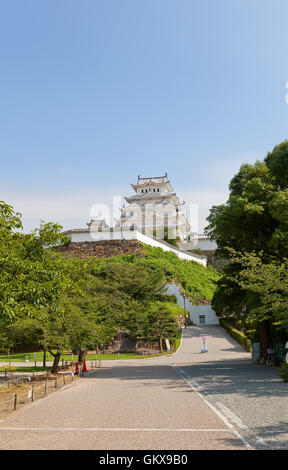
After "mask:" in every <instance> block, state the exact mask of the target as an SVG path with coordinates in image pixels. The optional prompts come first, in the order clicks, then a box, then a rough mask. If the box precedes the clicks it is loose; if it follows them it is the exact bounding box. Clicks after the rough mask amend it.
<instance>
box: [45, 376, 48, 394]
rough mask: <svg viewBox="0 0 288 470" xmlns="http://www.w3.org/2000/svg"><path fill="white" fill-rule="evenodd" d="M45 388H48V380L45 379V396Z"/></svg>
mask: <svg viewBox="0 0 288 470" xmlns="http://www.w3.org/2000/svg"><path fill="white" fill-rule="evenodd" d="M47 387H48V379H46V382H45V395H47Z"/></svg>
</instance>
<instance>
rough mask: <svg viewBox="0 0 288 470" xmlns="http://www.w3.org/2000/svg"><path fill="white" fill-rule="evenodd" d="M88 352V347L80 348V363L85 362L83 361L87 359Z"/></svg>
mask: <svg viewBox="0 0 288 470" xmlns="http://www.w3.org/2000/svg"><path fill="white" fill-rule="evenodd" d="M86 354H87V349H82V348H81V349H80V351H79V354H78V362H79V364H83V362H84V361H85V359H86Z"/></svg>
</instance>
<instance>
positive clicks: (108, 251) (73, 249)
mask: <svg viewBox="0 0 288 470" xmlns="http://www.w3.org/2000/svg"><path fill="white" fill-rule="evenodd" d="M55 250H56V251H60V252H61V253H64V254H66V255H67V256H71V257H77V258H81V259H86V258H90V257H91V256H97V257H98V258H109V257H110V256H120V255H131V254H132V253H138V254H139V256H142V250H141V247H140V244H139V242H138V241H137V240H101V241H93V242H71V243H70V244H69V245H61V246H59V247H57V248H55Z"/></svg>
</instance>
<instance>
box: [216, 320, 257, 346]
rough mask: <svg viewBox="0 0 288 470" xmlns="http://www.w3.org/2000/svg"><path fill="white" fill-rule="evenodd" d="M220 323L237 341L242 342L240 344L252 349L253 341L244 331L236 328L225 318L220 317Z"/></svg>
mask: <svg viewBox="0 0 288 470" xmlns="http://www.w3.org/2000/svg"><path fill="white" fill-rule="evenodd" d="M220 325H221V326H223V328H224V329H225V330H226V331H227V332H228V333H229V334H230V335H231V336H232V338H234V339H235V340H236V341H237V343H239V344H240V346H242V348H244V349H245V350H246V351H248V352H250V351H251V349H252V345H251V341H250V339H249V338H248V337H247V336H246V335H245V334H244V333H242V332H241V331H239V330H237V329H236V328H234V327H233V326H232V325H231V324H230V323H229V322H227V321H225V320H223V318H220Z"/></svg>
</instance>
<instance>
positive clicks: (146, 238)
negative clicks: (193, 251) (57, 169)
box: [136, 230, 207, 266]
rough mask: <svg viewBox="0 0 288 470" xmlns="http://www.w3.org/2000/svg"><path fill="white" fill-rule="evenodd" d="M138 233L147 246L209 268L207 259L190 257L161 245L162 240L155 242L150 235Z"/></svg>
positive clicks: (140, 239) (138, 237) (138, 238)
mask: <svg viewBox="0 0 288 470" xmlns="http://www.w3.org/2000/svg"><path fill="white" fill-rule="evenodd" d="M136 232H137V240H139V241H140V242H142V243H145V244H146V245H150V246H154V247H157V248H162V250H163V251H170V252H172V253H175V254H176V255H177V256H178V258H180V259H184V260H186V261H196V263H199V264H202V265H203V266H207V259H206V258H197V257H196V256H193V255H190V254H188V253H183V252H181V251H179V250H177V249H174V248H172V247H170V246H168V245H166V244H165V243H161V241H160V240H155V238H153V237H149V236H148V235H145V234H144V233H142V232H138V230H136Z"/></svg>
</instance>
